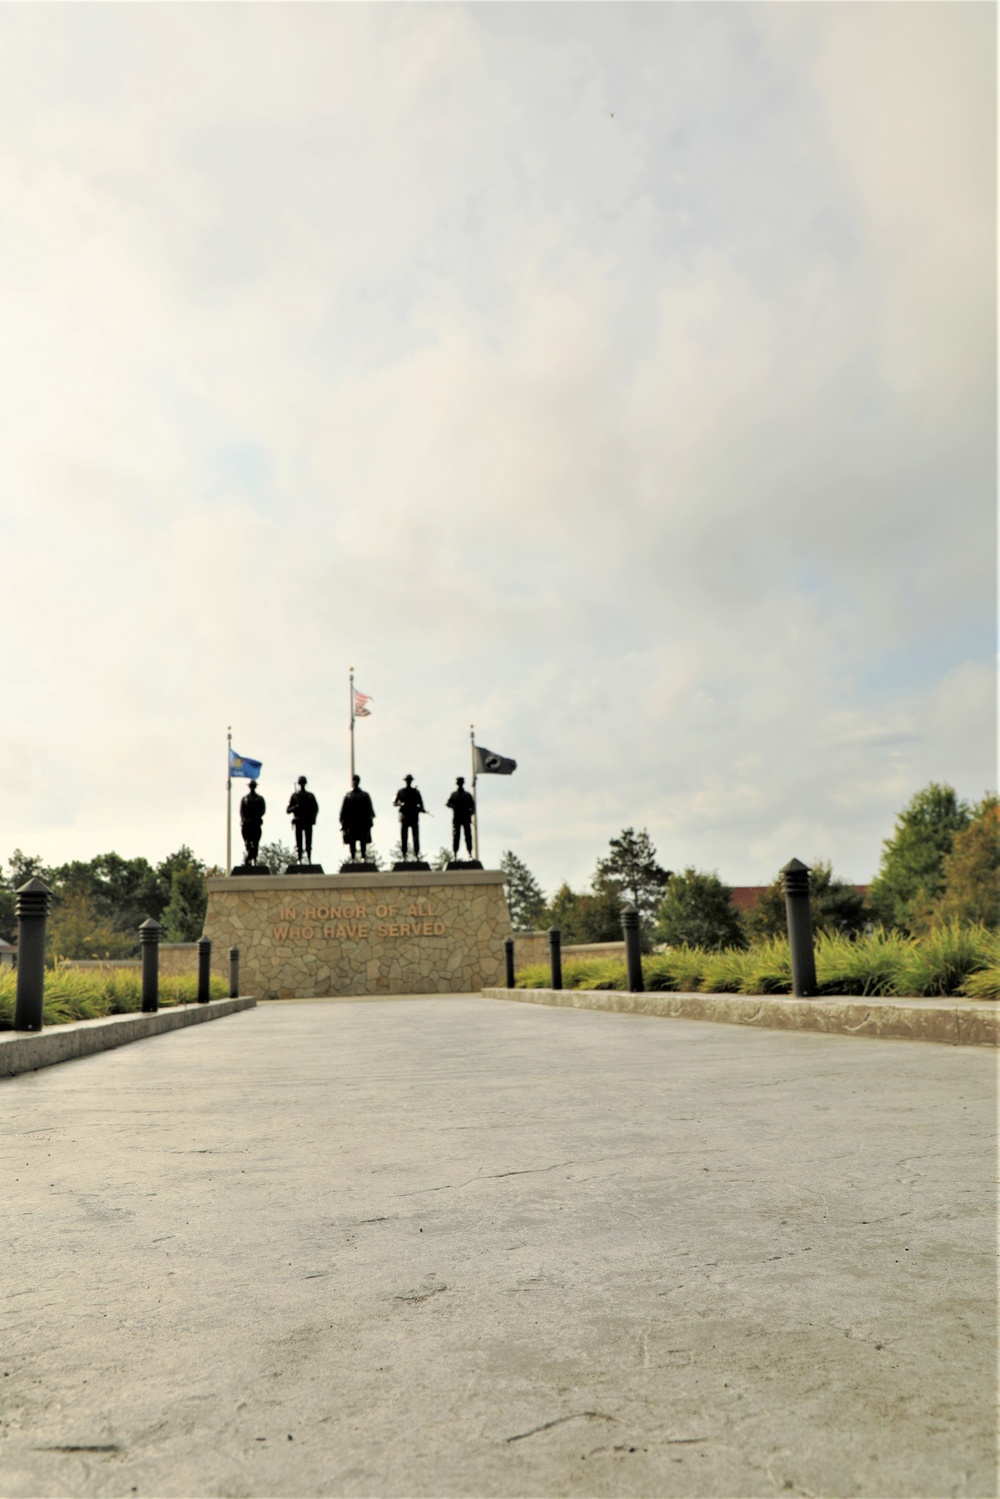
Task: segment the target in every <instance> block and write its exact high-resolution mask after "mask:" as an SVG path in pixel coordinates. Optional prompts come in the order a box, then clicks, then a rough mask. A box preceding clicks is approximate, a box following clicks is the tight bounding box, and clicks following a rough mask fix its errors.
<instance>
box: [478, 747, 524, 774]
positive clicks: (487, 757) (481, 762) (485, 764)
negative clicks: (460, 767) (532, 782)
mask: <svg viewBox="0 0 1000 1499" xmlns="http://www.w3.org/2000/svg"><path fill="white" fill-rule="evenodd" d="M516 769H517V761H516V760H508V759H507V758H506V756H505V755H495V754H494V753H493V751H492V750H488V749H483V746H482V745H481V744H477V745H476V775H477V776H509V775H513V774H514V771H515V770H516Z"/></svg>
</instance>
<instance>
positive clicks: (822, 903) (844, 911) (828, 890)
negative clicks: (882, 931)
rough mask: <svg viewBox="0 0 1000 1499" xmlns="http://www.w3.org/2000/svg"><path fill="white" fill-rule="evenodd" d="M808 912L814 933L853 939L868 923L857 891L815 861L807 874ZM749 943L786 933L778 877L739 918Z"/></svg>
mask: <svg viewBox="0 0 1000 1499" xmlns="http://www.w3.org/2000/svg"><path fill="white" fill-rule="evenodd" d="M809 910H810V912H811V914H812V924H813V931H814V932H839V933H840V934H841V935H843V936H847V937H856V936H857V935H858V933H859V932H861V931H863V929H864V927H865V924H866V923H867V921H868V909H867V907H866V905H865V898H864V896H863V895H862V893H861V891H860V890H856V889H855V888H854V886H853V885H849V884H847V882H846V880H838V879H835V878H834V875H833V869H832V867H831V865H830V862H829V860H824V859H817V860H816V861H815V863H814V864H813V865H812V867H811V869H810V871H809ZM743 924H744V928H745V930H746V932H747V935H748V936H749V937H750V939H751V941H759V940H760V939H762V938H764V937H784V936H785V934H786V932H787V930H788V925H787V918H786V915H785V887H784V884H783V882H782V878H781V875H780V874H779V875H778V876H777V877H776V878H775V879H774V880H773V881H772V882H771V884H770V885H768V887H767V889H766V890H765V891H764V894H763V895H762V896H761V897H760V899H759V900H758V902H757V904H756V905H755V906H754V908H753V910H752V911H748V912H747V914H746V916H745V917H744V918H743Z"/></svg>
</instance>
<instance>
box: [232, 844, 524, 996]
mask: <svg viewBox="0 0 1000 1499" xmlns="http://www.w3.org/2000/svg"><path fill="white" fill-rule="evenodd" d="M205 935H206V936H207V937H210V938H211V939H212V970H213V972H215V973H219V974H222V975H223V976H224V977H226V976H228V972H229V968H228V962H229V958H228V953H229V948H230V947H238V948H239V950H240V990H241V992H242V993H244V994H255V995H256V996H257V997H258V998H260V999H290V998H302V999H311V998H321V997H323V996H327V995H350V994H358V995H363V994H461V993H468V992H470V991H478V990H479V989H482V988H484V987H487V986H489V985H495V984H501V983H503V941H504V938H505V937H507V936H509V935H510V916H509V913H508V911H507V903H506V900H505V899H504V890H503V875H502V874H501V873H500V871H499V870H478V869H475V870H473V869H470V870H455V871H453V872H452V873H446V872H437V871H431V872H429V873H427V874H368V875H346V874H345V875H325V874H323V875H320V874H316V875H249V876H245V877H243V876H240V877H237V878H226V877H224V876H220V877H216V878H212V879H210V880H209V881H208V913H207V915H206V918H205Z"/></svg>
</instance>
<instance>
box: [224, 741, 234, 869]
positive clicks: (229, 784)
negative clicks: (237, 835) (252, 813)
mask: <svg viewBox="0 0 1000 1499" xmlns="http://www.w3.org/2000/svg"><path fill="white" fill-rule="evenodd" d="M232 772H233V726H232V724H230V725H229V726H228V728H227V729H226V873H227V874H232V872H233V773H232Z"/></svg>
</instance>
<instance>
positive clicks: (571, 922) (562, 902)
mask: <svg viewBox="0 0 1000 1499" xmlns="http://www.w3.org/2000/svg"><path fill="white" fill-rule="evenodd" d="M580 900H581V897H580V896H579V895H577V894H576V892H575V891H574V890H571V889H570V887H569V885H567V883H566V881H565V880H564V881H563V883H562V884H561V885H560V886H559V889H558V890H557V891H556V893H555V895H553V897H552V899H551V900H550V901H549V903H548V905H547V906H546V907H545V910H544V911H543V913H542V918H541V920H542V924H543V926H545V927H552V926H555V927H558V928H559V933H560V936H561V937H562V940H563V942H564V943H565V944H566V945H567V946H568V945H570V944H571V943H574V942H582V941H584V940H585V939H584V938H583V936H582V935H581V931H580Z"/></svg>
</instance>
